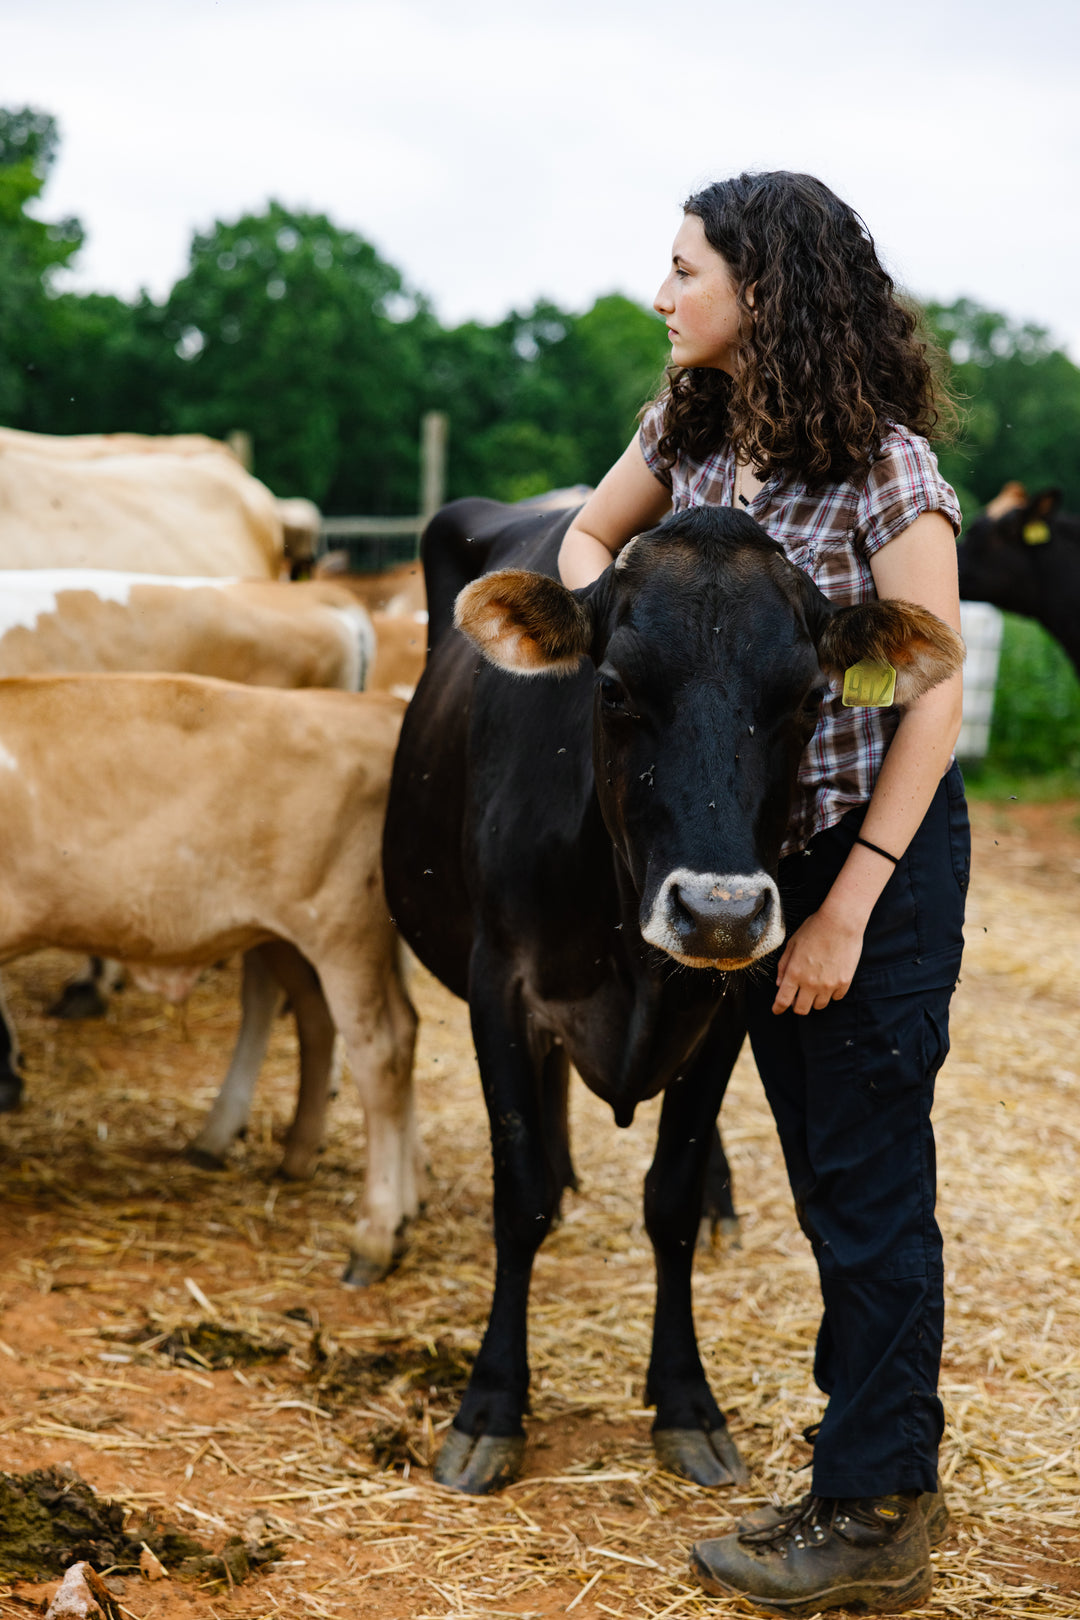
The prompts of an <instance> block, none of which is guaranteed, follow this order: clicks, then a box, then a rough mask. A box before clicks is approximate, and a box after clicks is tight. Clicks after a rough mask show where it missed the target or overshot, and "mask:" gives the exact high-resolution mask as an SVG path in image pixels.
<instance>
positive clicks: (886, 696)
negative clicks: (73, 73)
mask: <svg viewBox="0 0 1080 1620" xmlns="http://www.w3.org/2000/svg"><path fill="white" fill-rule="evenodd" d="M895 692H896V671H895V669H894V668H893V667H892V665H891V664H874V663H872V662H871V661H870V659H869V658H864V659H863V660H862V662H861V663H858V664H852V666H851V668H850V669H845V671H844V691H843V695H842V697H841V702H842V703H843V705H844V708H845V709H887V708H888V706H889V704H890V703H891V702H892V700H893V697H894V695H895Z"/></svg>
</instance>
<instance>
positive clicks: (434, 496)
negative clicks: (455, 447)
mask: <svg viewBox="0 0 1080 1620" xmlns="http://www.w3.org/2000/svg"><path fill="white" fill-rule="evenodd" d="M446 429H447V417H446V412H445V411H425V412H424V416H423V418H422V420H421V423H420V516H421V518H422V519H423V521H424V523H425V524H427V523H428V522H429V521H430V520H431V519H432V518H433V517H434V516H435V513H436V512H437V511H438V510H439V507H440V506H441V505H442V503H443V501H444V500H445V498H446Z"/></svg>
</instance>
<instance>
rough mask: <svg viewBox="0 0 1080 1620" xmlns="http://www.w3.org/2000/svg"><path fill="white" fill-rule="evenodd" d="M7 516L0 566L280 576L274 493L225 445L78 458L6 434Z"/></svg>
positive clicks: (1, 447) (50, 444)
mask: <svg viewBox="0 0 1080 1620" xmlns="http://www.w3.org/2000/svg"><path fill="white" fill-rule="evenodd" d="M24 438H25V439H31V440H33V441H34V442H33V443H31V444H27V443H25V442H24ZM61 442H62V441H61ZM209 442H210V443H211V444H212V441H209ZM0 513H3V522H2V524H0V568H41V567H42V566H46V565H47V566H50V567H55V568H121V569H126V570H131V571H136V570H138V571H152V572H154V573H159V574H188V575H199V574H212V575H221V574H225V575H235V576H238V577H250V578H253V579H260V578H262V579H267V578H268V579H276V578H277V577H278V575H279V574H280V573H281V571H282V563H283V546H284V542H283V530H282V521H281V516H280V514H279V512H278V508H277V503H276V501H275V499H274V496H273V495H272V494H271V493H270V491H269V490H268V489H267V488H266V486H265V484H260V483H259V481H258V479H257V478H253V477H252V476H251V474H250V473H248V472H245V470H244V469H243V467H242V466H241V465H240V463H239V462H238V461H237V460H236V458H235V456H233V455H232V454H231V453H230V452H229V451H228V450H227V449H226V448H225V447H224V446H215V447H213V448H211V449H209V450H184V451H179V452H178V451H175V450H162V451H160V452H156V453H154V454H146V453H144V452H143V451H141V450H140V451H117V450H113V451H100V452H97V453H93V454H78V455H76V454H73V453H71V451H70V449H68V450H63V451H58V450H57V448H56V441H50V440H47V439H45V438H44V436H38V435H25V436H14V435H12V432H11V430H10V429H9V430H7V432H6V433H5V435H4V437H3V439H2V440H0Z"/></svg>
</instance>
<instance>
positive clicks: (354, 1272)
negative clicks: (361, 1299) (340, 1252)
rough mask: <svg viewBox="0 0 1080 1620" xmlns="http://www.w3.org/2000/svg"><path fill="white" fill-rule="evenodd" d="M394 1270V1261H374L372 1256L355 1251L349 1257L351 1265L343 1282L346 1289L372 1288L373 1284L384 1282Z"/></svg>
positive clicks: (345, 1273)
mask: <svg viewBox="0 0 1080 1620" xmlns="http://www.w3.org/2000/svg"><path fill="white" fill-rule="evenodd" d="M393 1269H394V1263H393V1261H392V1260H390V1261H387V1260H374V1259H372V1257H371V1256H370V1255H367V1254H357V1253H356V1252H355V1251H354V1252H353V1253H352V1254H350V1256H349V1263H348V1265H347V1266H346V1267H345V1270H344V1272H343V1274H342V1278H341V1280H342V1282H343V1283H344V1284H345V1287H346V1288H370V1287H371V1286H372V1284H373V1283H378V1282H382V1280H383V1278H384V1277H388V1276H389V1275H390V1273H391V1272H392V1271H393Z"/></svg>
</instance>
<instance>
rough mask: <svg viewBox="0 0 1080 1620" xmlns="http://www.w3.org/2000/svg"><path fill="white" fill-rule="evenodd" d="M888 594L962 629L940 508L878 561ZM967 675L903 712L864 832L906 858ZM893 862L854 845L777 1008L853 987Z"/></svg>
mask: <svg viewBox="0 0 1080 1620" xmlns="http://www.w3.org/2000/svg"><path fill="white" fill-rule="evenodd" d="M870 569H871V572H872V574H873V576H874V584H875V586H876V587H877V593H878V596H879V597H890V596H892V597H899V598H901V599H902V600H904V601H906V602H917V603H918V604H919V605H920V606H921V607H926V608H929V609H930V611H931V612H932V613H936V614H937V616H938V618H939V619H944V620H945V623H946V624H949V625H951V626H952V628H953V629H954V630H956V631H959V629H960V595H959V590H958V588H957V572H956V542H955V540H954V538H953V531H952V525H951V524H950V523H949V521H948V519H947V518H945V517H944V516H943V515H942V514H941V513H940V512H924V513H923V514H922V516H921V517H918V518H916V520H915V522H914V523H912V524H911V526H910V527H909V528H907V529H905V530H904V531H903V533H901V534H899V535H897V536H896V538H895V539H894V540H890V541H889V543H888V544H887V545H884V546H882V547H881V548H880V550H878V551H876V552H875V553H874V555H873V556H872V558H871V559H870ZM962 696H963V685H962V677H961V675H960V674H959V673H957V674H956V675H953V676H951V677H950V679H949V680H947V681H944V682H942V684H941V685H940V686H935V687H934V688H932V690H931V691H929V692H926V693H924V695H923V696H922V697H921V698H919V699H918V700H917V701H916V702H915V703H912V704H911V705H910V707H909V708H907V709H905V710H904V713H903V716H902V717H901V720H900V724H899V726H898V727H897V730H896V734H895V736H894V737H893V740H892V742H891V743H890V745H889V748H888V751H887V753H886V755H885V758H884V761H883V762H882V766H881V770H880V771H879V773H878V778H877V781H876V783H875V784H874V791H873V793H872V795H871V797H870V803H869V805H868V807H867V811H866V819H865V820H864V822H863V824H862V829H861V836H862V837H863V838H866V839H869V841H870V843H872V844H878V845H879V846H880V847H881V848H882V849H887V850H888V851H889V853H890V854H891V855H896V856H900V855H902V854H903V853H904V851H905V850H906V849H907V846H908V844H909V843H910V842H911V840H912V838H913V837H914V836H915V833H916V832H917V831H918V829H919V826H920V824H921V822H922V819H923V817H924V816H925V814H926V812H927V810H928V808H929V806H930V801H931V799H932V798H933V797H934V793H935V791H936V789H937V785H938V783H939V782H940V780H941V778H942V776H943V775H944V774H945V770H946V768H947V766H948V763H949V757H950V755H951V753H952V751H953V748H954V746H955V744H956V739H957V737H958V735H959V732H960V711H961V700H962ZM892 872H893V867H892V864H891V863H890V862H889V861H887V860H885V858H884V857H883V856H881V855H876V854H875V853H874V851H873V850H870V849H867V848H866V847H865V845H863V844H855V845H853V847H852V850H851V853H850V855H849V856H848V858H847V860H846V861H845V862H844V864H843V866H842V867H841V868H840V871H839V872H838V873H837V876H836V879H835V881H834V883H833V885H832V888H831V889H830V890H829V892H828V894H827V895H826V897H825V900H824V901H823V903H822V905H821V907H820V909H819V910H818V911H815V912H814V913H813V914H812V915H811V916H810V917H808V918H807V919H806V921H805V922H804V923H803V924H802V926H801V927H800V928H797V929H796V931H795V932H794V934H792V936H791V938H790V939H789V940H788V942H787V944H786V946H785V947H784V952H783V955H782V956H781V958H780V963H779V967H778V970H777V976H776V983H777V993H776V1000H775V1001H774V1003H773V1012H776V1013H780V1012H784V1011H786V1010H787V1008H788V1007H792V1008H794V1010H795V1012H797V1013H808V1012H810V1011H811V1009H812V1008H815V1007H819V1008H820V1007H826V1006H828V1004H829V1002H830V1001H839V1000H840V999H841V998H842V997H843V996H844V995H846V994H847V990H848V987H849V985H850V984H851V981H852V979H853V978H854V976H855V969H856V968H857V967H858V965H859V957H860V956H861V954H862V942H863V934H864V932H865V930H866V925H867V922H868V921H869V919H870V913H871V912H872V911H873V909H874V906H875V904H876V902H877V899H878V897H879V895H880V894H881V891H882V889H884V887H885V885H886V883H887V882H888V880H889V878H890V877H891V876H892Z"/></svg>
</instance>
